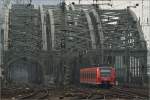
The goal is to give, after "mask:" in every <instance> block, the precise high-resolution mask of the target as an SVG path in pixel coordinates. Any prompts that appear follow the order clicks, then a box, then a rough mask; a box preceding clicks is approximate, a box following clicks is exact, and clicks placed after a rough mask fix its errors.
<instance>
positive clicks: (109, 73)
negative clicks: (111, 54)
mask: <svg viewBox="0 0 150 100" xmlns="http://www.w3.org/2000/svg"><path fill="white" fill-rule="evenodd" d="M80 83H86V84H94V85H109V86H113V85H115V83H116V72H115V68H113V67H91V68H81V69H80Z"/></svg>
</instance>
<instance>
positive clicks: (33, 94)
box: [18, 89, 49, 100]
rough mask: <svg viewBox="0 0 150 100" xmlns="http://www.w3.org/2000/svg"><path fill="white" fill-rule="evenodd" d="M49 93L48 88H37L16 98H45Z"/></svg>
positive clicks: (36, 99)
mask: <svg viewBox="0 0 150 100" xmlns="http://www.w3.org/2000/svg"><path fill="white" fill-rule="evenodd" d="M48 95H49V91H48V89H39V90H34V91H33V92H31V93H29V94H27V95H24V96H22V97H19V98H18V99H27V100H28V99H35V100H38V99H46V97H48Z"/></svg>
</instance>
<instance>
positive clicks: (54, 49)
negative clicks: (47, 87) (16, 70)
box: [6, 3, 147, 84]
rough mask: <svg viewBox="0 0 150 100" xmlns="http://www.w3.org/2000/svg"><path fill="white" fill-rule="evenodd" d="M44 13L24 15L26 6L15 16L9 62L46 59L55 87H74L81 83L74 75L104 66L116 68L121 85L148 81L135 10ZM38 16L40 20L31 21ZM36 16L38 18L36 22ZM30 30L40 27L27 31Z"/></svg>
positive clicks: (62, 8) (76, 8) (73, 8)
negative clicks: (61, 83)
mask: <svg viewBox="0 0 150 100" xmlns="http://www.w3.org/2000/svg"><path fill="white" fill-rule="evenodd" d="M15 7H16V8H17V7H19V5H17V6H15ZM12 8H13V7H12ZM41 8H42V9H43V10H42V11H41V13H42V14H43V15H42V14H41V15H40V14H39V12H40V10H33V9H30V12H27V11H26V10H28V9H26V10H25V11H24V7H23V8H21V9H20V8H19V10H18V11H17V12H13V13H14V14H15V15H16V16H15V17H13V18H12V17H11V18H12V19H10V22H11V23H12V24H10V29H11V30H10V31H9V32H10V33H11V34H9V37H11V38H10V43H12V44H11V45H12V47H11V45H9V52H8V53H6V56H7V58H8V59H9V60H10V59H11V58H13V57H14V56H11V55H10V54H11V53H13V54H15V55H16V57H22V56H23V55H26V56H28V57H35V58H38V57H39V55H41V56H40V57H41V58H40V60H41V59H44V60H43V65H44V66H43V67H44V68H45V69H46V70H45V69H43V70H45V73H46V74H45V75H46V77H45V79H46V80H47V82H50V83H54V82H58V83H59V82H63V83H64V84H69V83H70V82H71V81H73V80H74V79H76V80H77V79H78V77H79V76H76V75H75V74H76V73H78V72H79V68H80V67H87V66H91V65H99V64H110V65H112V66H115V67H116V69H117V74H118V78H117V79H118V80H119V81H120V82H125V83H128V82H131V83H133V84H137V81H138V80H140V79H143V80H144V75H145V74H146V69H145V68H146V67H147V65H146V63H147V59H146V57H147V56H146V55H147V47H146V42H145V40H144V39H143V36H142V35H143V33H142V31H141V29H140V25H139V23H138V21H137V18H136V17H135V14H134V13H133V12H132V11H131V10H130V9H123V10H102V9H100V8H99V7H98V6H97V5H74V4H71V5H65V4H63V3H62V4H61V5H58V6H51V5H49V6H43V7H41ZM22 10H23V11H24V12H21V11H22ZM34 11H35V13H36V14H37V15H36V14H32V15H30V16H29V14H30V13H34ZM17 13H18V14H17ZM31 17H32V18H34V17H36V18H37V19H36V20H35V21H32V20H33V19H32V18H31ZM18 18H19V19H18ZM31 19H32V20H31ZM11 20H12V21H11ZM37 20H39V21H37ZM16 21H17V23H15V22H16ZM22 21H23V22H22ZM29 23H30V25H29ZM31 25H32V26H35V27H33V28H32V29H31V28H29V29H28V27H27V28H24V27H25V26H31ZM22 30H23V31H22ZM24 31H25V32H24ZM27 33H29V34H27ZM42 48H43V49H42ZM42 50H43V51H42ZM9 56H11V57H9ZM9 60H7V61H9ZM74 71H75V72H74ZM56 73H59V74H56ZM73 73H74V74H73ZM121 79H123V80H121Z"/></svg>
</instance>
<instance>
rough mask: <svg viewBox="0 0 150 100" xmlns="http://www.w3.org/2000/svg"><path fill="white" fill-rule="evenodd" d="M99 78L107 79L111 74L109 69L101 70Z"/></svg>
mask: <svg viewBox="0 0 150 100" xmlns="http://www.w3.org/2000/svg"><path fill="white" fill-rule="evenodd" d="M100 73H101V76H103V77H107V76H110V74H111V69H110V68H101V72H100Z"/></svg>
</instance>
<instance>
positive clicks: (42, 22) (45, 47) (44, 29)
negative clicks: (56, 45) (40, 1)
mask: <svg viewBox="0 0 150 100" xmlns="http://www.w3.org/2000/svg"><path fill="white" fill-rule="evenodd" d="M40 13H41V24H42V40H43V41H42V43H43V50H47V36H46V22H45V12H44V11H43V6H42V5H41V6H40Z"/></svg>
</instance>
